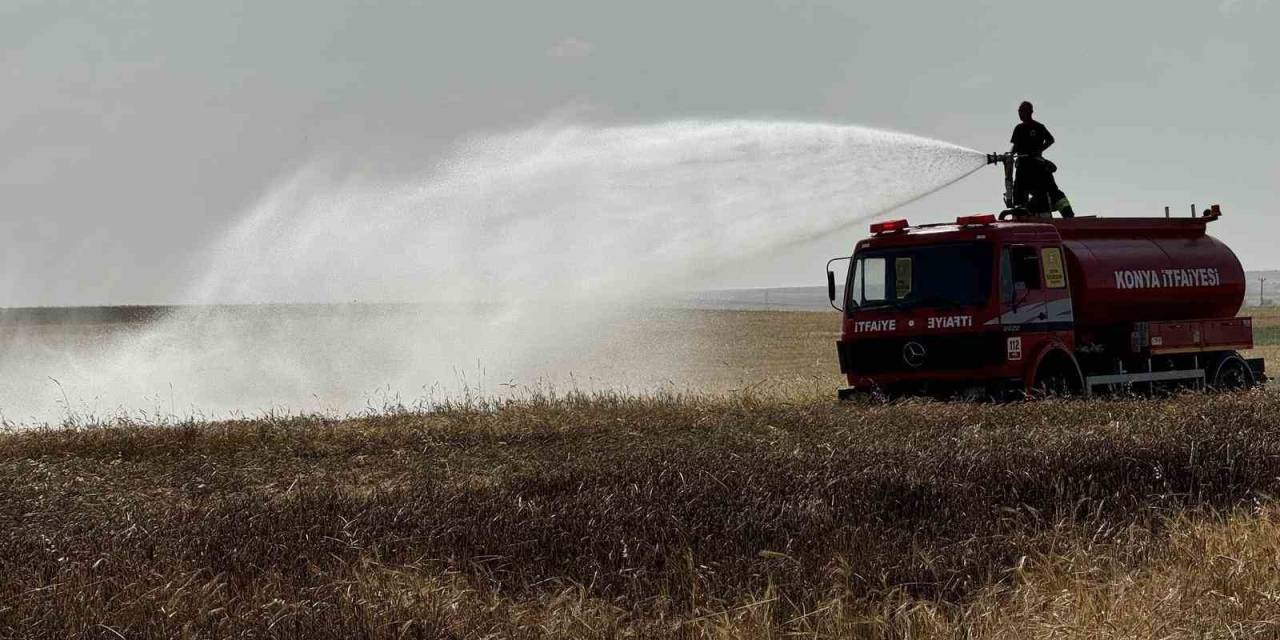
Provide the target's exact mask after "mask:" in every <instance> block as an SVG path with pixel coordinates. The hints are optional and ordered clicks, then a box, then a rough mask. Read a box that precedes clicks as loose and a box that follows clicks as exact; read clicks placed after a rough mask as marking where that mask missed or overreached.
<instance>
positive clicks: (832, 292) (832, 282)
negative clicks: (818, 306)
mask: <svg viewBox="0 0 1280 640" xmlns="http://www.w3.org/2000/svg"><path fill="white" fill-rule="evenodd" d="M852 259H853V257H852V256H848V257H840V258H832V259H830V260H828V261H827V300H828V301H830V302H831V308H832V309H835V310H836V311H839V312H842V313H843V312H844V309H843V308H841V307H840V305H837V304H836V274H835V272H833V271H832V270H831V263H832V262H837V261H840V260H852Z"/></svg>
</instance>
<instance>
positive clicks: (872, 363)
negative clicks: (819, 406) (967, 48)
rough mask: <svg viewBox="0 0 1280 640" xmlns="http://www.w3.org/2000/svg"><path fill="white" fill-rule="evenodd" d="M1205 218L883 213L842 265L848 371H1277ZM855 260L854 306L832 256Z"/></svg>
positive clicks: (1246, 380) (972, 378)
mask: <svg viewBox="0 0 1280 640" xmlns="http://www.w3.org/2000/svg"><path fill="white" fill-rule="evenodd" d="M1220 216H1221V210H1220V209H1219V207H1217V206H1216V205H1215V206H1214V207H1212V208H1211V209H1209V210H1207V211H1205V212H1204V214H1203V215H1200V216H1196V217H1192V218H1168V217H1165V218H1091V217H1084V218H1073V219H1049V218H1022V219H1021V220H1017V221H1009V222H1004V221H998V220H997V219H996V217H995V216H993V215H976V216H966V217H961V218H958V219H956V221H955V222H954V223H946V224H929V225H921V226H911V225H910V224H908V222H907V221H906V220H893V221H889V222H880V223H877V224H873V225H872V226H871V237H869V238H867V239H865V240H862V241H861V242H859V243H858V244H857V246H856V248H855V250H854V252H853V255H852V256H850V257H847V258H835V259H833V260H832V261H831V262H828V264H827V289H828V294H829V296H830V298H831V300H832V305H833V306H835V307H836V308H837V310H840V311H841V312H842V316H843V327H842V331H841V337H840V340H839V342H838V343H837V348H838V351H839V356H840V371H841V372H842V373H844V374H845V375H846V376H847V379H848V383H849V387H848V388H847V389H843V390H841V391H840V397H841V398H847V397H850V396H851V395H853V394H856V393H859V392H867V391H870V392H880V393H885V394H888V395H902V394H907V395H930V396H945V397H957V396H960V397H1008V396H1009V395H1010V394H1011V393H1012V394H1015V395H1023V394H1036V393H1063V394H1085V395H1088V394H1092V393H1097V392H1100V391H1146V390H1149V389H1155V388H1161V387H1171V386H1172V387H1176V386H1183V387H1204V386H1208V387H1213V388H1228V389H1236V388H1244V387H1248V386H1251V385H1254V384H1258V383H1260V382H1262V381H1263V380H1264V378H1265V369H1264V364H1263V362H1262V360H1260V359H1245V358H1244V357H1242V356H1241V355H1240V351H1243V350H1246V349H1250V348H1252V347H1253V327H1252V322H1251V320H1250V319H1249V318H1242V317H1237V314H1238V313H1239V311H1240V307H1241V304H1242V303H1243V301H1244V293H1245V275H1244V269H1243V268H1242V267H1241V265H1240V261H1239V260H1238V259H1237V258H1236V256H1235V254H1234V253H1232V251H1231V249H1229V248H1227V246H1226V245H1224V244H1223V243H1222V242H1220V241H1218V240H1216V239H1214V238H1213V237H1211V236H1209V235H1207V234H1206V227H1207V226H1208V224H1209V223H1211V222H1213V221H1215V220H1217V219H1218V218H1219V217H1220ZM838 260H847V261H849V263H850V264H849V269H848V275H847V277H846V278H845V286H844V295H843V305H839V304H837V302H836V289H837V288H836V280H835V273H834V272H833V271H832V270H831V268H832V262H835V261H838Z"/></svg>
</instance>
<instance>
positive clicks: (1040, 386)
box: [1031, 352, 1084, 398]
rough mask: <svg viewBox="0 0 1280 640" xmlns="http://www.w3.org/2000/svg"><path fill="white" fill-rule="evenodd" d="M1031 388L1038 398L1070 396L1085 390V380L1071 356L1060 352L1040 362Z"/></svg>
mask: <svg viewBox="0 0 1280 640" xmlns="http://www.w3.org/2000/svg"><path fill="white" fill-rule="evenodd" d="M1031 390H1032V394H1031V395H1032V397H1036V398H1069V397H1071V396H1074V395H1077V394H1080V393H1082V392H1083V390H1084V381H1083V380H1082V379H1081V378H1080V371H1079V369H1078V368H1077V367H1076V366H1075V362H1074V361H1072V359H1071V358H1070V356H1067V355H1065V354H1062V353H1060V352H1059V353H1055V354H1050V355H1049V357H1047V358H1045V360H1044V361H1043V362H1041V363H1040V366H1039V368H1037V369H1036V375H1035V378H1034V382H1033V383H1032V385H1031Z"/></svg>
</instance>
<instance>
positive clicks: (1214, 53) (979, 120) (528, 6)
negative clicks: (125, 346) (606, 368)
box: [0, 0, 1280, 307]
mask: <svg viewBox="0 0 1280 640" xmlns="http://www.w3.org/2000/svg"><path fill="white" fill-rule="evenodd" d="M0 16H2V18H0V78H2V79H3V87H4V90H3V93H2V94H0V269H2V270H3V272H2V273H0V307H12V306H34V305H77V304H163V303H167V302H173V301H175V300H177V299H178V298H179V297H180V293H181V291H182V290H183V288H184V287H186V286H188V283H189V282H191V281H192V280H193V279H194V278H196V277H198V275H199V273H198V270H199V268H200V267H199V265H200V264H201V258H202V252H203V251H206V250H207V248H208V245H209V243H210V241H211V239H213V238H217V237H219V236H221V235H222V234H224V233H225V232H226V230H227V229H228V228H229V227H231V226H232V225H233V224H234V223H235V221H236V220H237V219H238V218H240V217H241V216H242V215H243V214H244V212H245V211H246V209H248V208H249V207H251V206H252V205H253V204H254V203H255V202H257V201H258V200H259V199H260V198H261V197H262V196H263V194H264V193H265V192H267V191H268V190H269V189H270V188H271V186H272V185H273V184H276V183H277V182H278V181H279V180H280V179H281V178H282V177H283V176H287V175H289V174H290V173H291V172H293V171H296V170H297V169H299V168H300V167H303V166H306V165H307V164H308V163H311V162H314V161H315V160H317V159H324V160H326V161H328V162H330V163H335V164H337V165H339V166H342V167H345V168H347V169H349V170H351V171H359V172H361V173H364V174H372V175H385V176H388V177H395V176H409V175H417V174H421V173H422V172H423V171H424V170H425V169H426V168H428V167H430V166H431V165H432V163H433V162H435V161H437V160H439V159H440V158H441V157H442V156H444V155H445V154H447V152H448V150H449V149H451V148H453V147H454V146H455V145H456V144H457V143H458V141H459V140H462V139H465V138H467V137H471V136H477V135H483V134H484V133H486V132H501V131H510V130H513V129H519V128H521V127H526V126H531V125H535V124H538V123H541V122H545V121H547V120H548V119H566V118H568V119H573V120H580V121H583V122H588V123H593V124H602V125H608V124H615V123H616V124H640V123H652V122H662V121H667V120H673V119H689V118H696V119H720V118H763V119H771V120H801V121H816V122H834V123H843V124H857V125H866V126H874V127H882V128H888V129H893V130H898V131H905V132H909V133H914V134H918V135H923V136H928V137H933V138H938V139H941V140H945V141H948V142H952V143H955V144H960V145H964V146H967V147H972V148H975V149H979V150H982V151H1003V150H1006V149H1007V148H1008V138H1009V132H1010V130H1011V129H1012V127H1013V125H1014V124H1016V122H1017V117H1016V113H1015V112H1016V108H1017V104H1018V102H1019V101H1021V100H1024V99H1028V100H1032V101H1033V102H1034V103H1035V104H1036V107H1037V108H1036V116H1037V119H1039V120H1040V121H1041V122H1043V123H1045V124H1046V125H1047V126H1048V127H1049V128H1050V130H1051V131H1052V132H1053V133H1054V135H1055V136H1056V138H1057V140H1058V143H1057V145H1055V147H1054V148H1053V149H1052V150H1050V152H1049V153H1048V154H1047V155H1048V156H1049V157H1050V158H1051V159H1052V160H1054V161H1055V162H1056V163H1057V164H1058V166H1059V172H1058V174H1057V178H1058V182H1059V184H1060V186H1061V187H1062V188H1063V189H1064V190H1065V191H1066V192H1067V194H1068V195H1069V196H1070V198H1071V200H1072V202H1073V204H1074V205H1075V209H1076V211H1077V212H1078V213H1080V214H1099V215H1107V216H1121V215H1160V214H1162V211H1163V207H1164V206H1165V205H1170V206H1172V208H1173V211H1174V212H1175V213H1182V214H1184V215H1186V214H1188V213H1189V211H1188V209H1189V207H1190V205H1191V204H1192V203H1196V204H1198V205H1199V206H1201V207H1203V206H1205V205H1207V204H1212V203H1221V205H1222V207H1223V210H1224V212H1225V216H1224V218H1223V219H1222V220H1221V221H1219V222H1217V223H1215V225H1214V227H1213V233H1214V234H1215V235H1216V236H1217V237H1219V238H1221V239H1222V240H1224V241H1225V242H1227V243H1228V244H1229V245H1230V246H1231V247H1232V248H1233V249H1235V251H1236V252H1237V254H1238V255H1239V256H1240V258H1241V260H1242V262H1243V263H1244V265H1245V267H1246V268H1248V269H1275V268H1280V257H1277V255H1276V251H1275V247H1276V239H1277V237H1278V232H1280V220H1278V219H1277V217H1276V214H1277V213H1280V211H1278V210H1277V209H1278V208H1277V206H1276V204H1277V197H1278V196H1280V158H1278V157H1277V154H1276V153H1275V150H1276V143H1277V141H1280V119H1277V117H1276V115H1275V114H1277V113H1280V73H1278V72H1277V70H1276V69H1275V66H1276V63H1277V61H1280V39H1278V38H1276V37H1275V28H1276V25H1277V24H1280V2H1276V1H1273V0H1225V1H1222V2H1218V1H1205V2H1198V1H1192V2H1179V3H1170V2H1124V3H1118V2H1113V1H1106V2H1097V1H1092V0H1086V1H1077V2H1070V3H1067V2H1046V3H1040V2H1026V1H1005V0H997V1H987V2H946V3H941V2H911V1H901V2H883V3H867V2H848V1H846V2H833V3H821V2H794V1H779V2H749V1H743V0H734V1H732V2H730V1H721V0H707V1H703V2H692V3H691V2H669V1H665V0H656V1H652V2H645V3H622V2H600V1H593V2H588V1H584V2H559V1H555V0H546V1H542V2H536V3H515V2H503V3H498V2H486V1H483V0H480V1H473V2H456V3H450V2H438V1H437V2H421V3H414V2H408V1H403V2H392V3H368V2H355V1H351V2H330V1H322V0H309V1H307V2H297V1H291V0H279V1H275V2H236V1H234V0H225V1H220V2H181V1H176V0H173V1H167V2H154V3H141V2H92V3H90V2H83V1H81V0H76V1H66V2H58V1H50V0H41V1H39V2H28V1H25V0H5V1H4V2H3V4H2V6H0ZM1001 191H1002V185H1001V176H1000V174H999V172H998V171H997V170H996V169H995V168H990V169H987V170H984V171H982V172H979V173H978V174H976V175H975V176H973V177H970V178H969V179H967V180H965V181H962V182H960V183H958V184H957V185H955V186H952V187H950V188H948V189H946V190H943V191H941V192H939V193H937V194H935V195H932V196H929V197H927V198H925V199H922V200H920V201H917V202H915V203H912V204H910V205H908V206H906V207H904V208H903V209H901V210H900V211H897V212H894V213H893V214H892V215H893V216H894V217H897V216H899V215H901V216H904V217H907V218H909V219H911V220H913V221H921V222H924V221H941V220H947V219H950V218H952V217H954V216H956V215H962V214H968V213H973V212H978V211H993V210H998V209H999V208H1000V193H1001ZM861 234H862V230H861V229H858V230H854V231H851V232H850V233H847V234H833V236H832V237H830V238H823V239H821V240H818V241H815V242H812V243H809V244H805V245H803V246H795V247H789V248H787V249H786V250H782V251H778V252H776V253H774V254H772V255H767V256H755V257H753V258H751V259H750V260H744V262H743V264H741V265H735V266H734V267H733V268H731V269H728V270H725V271H724V272H723V273H719V274H716V275H715V276H713V277H712V278H710V280H708V281H706V282H702V283H699V286H723V287H749V286H787V285H806V284H813V285H821V284H822V283H823V278H824V276H823V274H822V270H823V265H824V264H825V262H826V259H827V258H829V257H832V256H835V255H840V254H847V253H848V251H849V250H850V248H851V247H852V244H853V243H854V242H855V241H856V240H857V239H858V238H857V236H859V235H861Z"/></svg>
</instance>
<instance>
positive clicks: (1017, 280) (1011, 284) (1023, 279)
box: [1000, 247, 1041, 295]
mask: <svg viewBox="0 0 1280 640" xmlns="http://www.w3.org/2000/svg"><path fill="white" fill-rule="evenodd" d="M1000 284H1001V286H1002V288H1003V289H1004V290H1005V292H1006V295H1009V294H1011V293H1012V292H1014V291H1017V290H1019V289H1021V290H1023V291H1035V290H1037V289H1040V288H1041V283H1040V255H1039V253H1038V252H1037V251H1036V250H1035V248H1034V247H1006V248H1005V250H1004V253H1003V255H1002V256H1001V260H1000Z"/></svg>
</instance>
